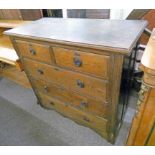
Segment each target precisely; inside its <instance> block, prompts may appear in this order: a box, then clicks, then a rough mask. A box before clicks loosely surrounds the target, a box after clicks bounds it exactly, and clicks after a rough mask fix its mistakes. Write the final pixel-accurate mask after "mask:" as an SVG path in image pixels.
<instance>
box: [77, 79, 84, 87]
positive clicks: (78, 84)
mask: <svg viewBox="0 0 155 155" xmlns="http://www.w3.org/2000/svg"><path fill="white" fill-rule="evenodd" d="M76 83H77V86H79V87H80V88H84V83H83V82H82V81H81V80H77V81H76Z"/></svg>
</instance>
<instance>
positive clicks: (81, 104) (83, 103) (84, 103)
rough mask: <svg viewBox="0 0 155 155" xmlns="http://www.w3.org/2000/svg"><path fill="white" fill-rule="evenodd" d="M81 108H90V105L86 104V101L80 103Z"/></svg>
mask: <svg viewBox="0 0 155 155" xmlns="http://www.w3.org/2000/svg"><path fill="white" fill-rule="evenodd" d="M80 107H84V108H86V107H88V103H87V102H85V101H82V102H81V103H80Z"/></svg>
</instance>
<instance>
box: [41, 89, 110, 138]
mask: <svg viewBox="0 0 155 155" xmlns="http://www.w3.org/2000/svg"><path fill="white" fill-rule="evenodd" d="M39 96H40V98H41V104H42V106H43V107H46V108H49V109H54V110H56V111H57V112H59V113H61V114H62V115H64V116H66V117H69V118H71V119H72V120H74V121H76V122H78V123H80V124H83V125H85V126H88V127H90V128H93V129H94V130H96V131H97V132H99V133H100V134H101V135H102V136H104V137H106V136H107V134H106V127H107V122H108V121H107V119H104V118H100V117H95V116H93V115H90V114H86V113H84V112H82V111H80V110H78V109H76V108H74V107H71V106H68V105H66V104H65V103H64V102H61V101H59V100H57V99H54V98H52V97H49V96H46V95H44V94H42V93H40V92H39Z"/></svg>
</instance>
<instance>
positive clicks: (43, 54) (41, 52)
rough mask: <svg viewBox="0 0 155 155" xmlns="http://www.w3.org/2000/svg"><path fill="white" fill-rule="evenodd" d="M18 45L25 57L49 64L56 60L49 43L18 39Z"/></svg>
mask: <svg viewBox="0 0 155 155" xmlns="http://www.w3.org/2000/svg"><path fill="white" fill-rule="evenodd" d="M16 45H17V48H18V51H19V54H20V55H21V56H23V57H27V58H31V59H34V60H38V61H42V62H45V63H49V64H51V63H52V62H53V61H54V57H53V56H52V54H51V51H50V46H49V45H45V44H42V43H33V42H28V41H21V40H16Z"/></svg>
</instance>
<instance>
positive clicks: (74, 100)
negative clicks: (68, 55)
mask: <svg viewBox="0 0 155 155" xmlns="http://www.w3.org/2000/svg"><path fill="white" fill-rule="evenodd" d="M31 82H32V83H33V86H34V88H35V89H37V90H38V91H40V92H42V93H43V94H46V95H48V96H52V97H53V98H56V99H59V100H60V101H62V102H64V103H65V104H66V105H67V104H69V105H71V106H74V107H75V108H78V109H80V110H82V111H84V112H88V113H91V114H94V115H97V116H101V117H106V116H107V113H108V104H107V103H105V102H97V101H95V100H94V99H91V98H86V97H84V96H81V95H79V94H77V93H74V92H70V91H68V90H66V89H64V88H62V87H58V86H56V85H54V84H52V83H48V82H45V81H43V80H35V79H31Z"/></svg>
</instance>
